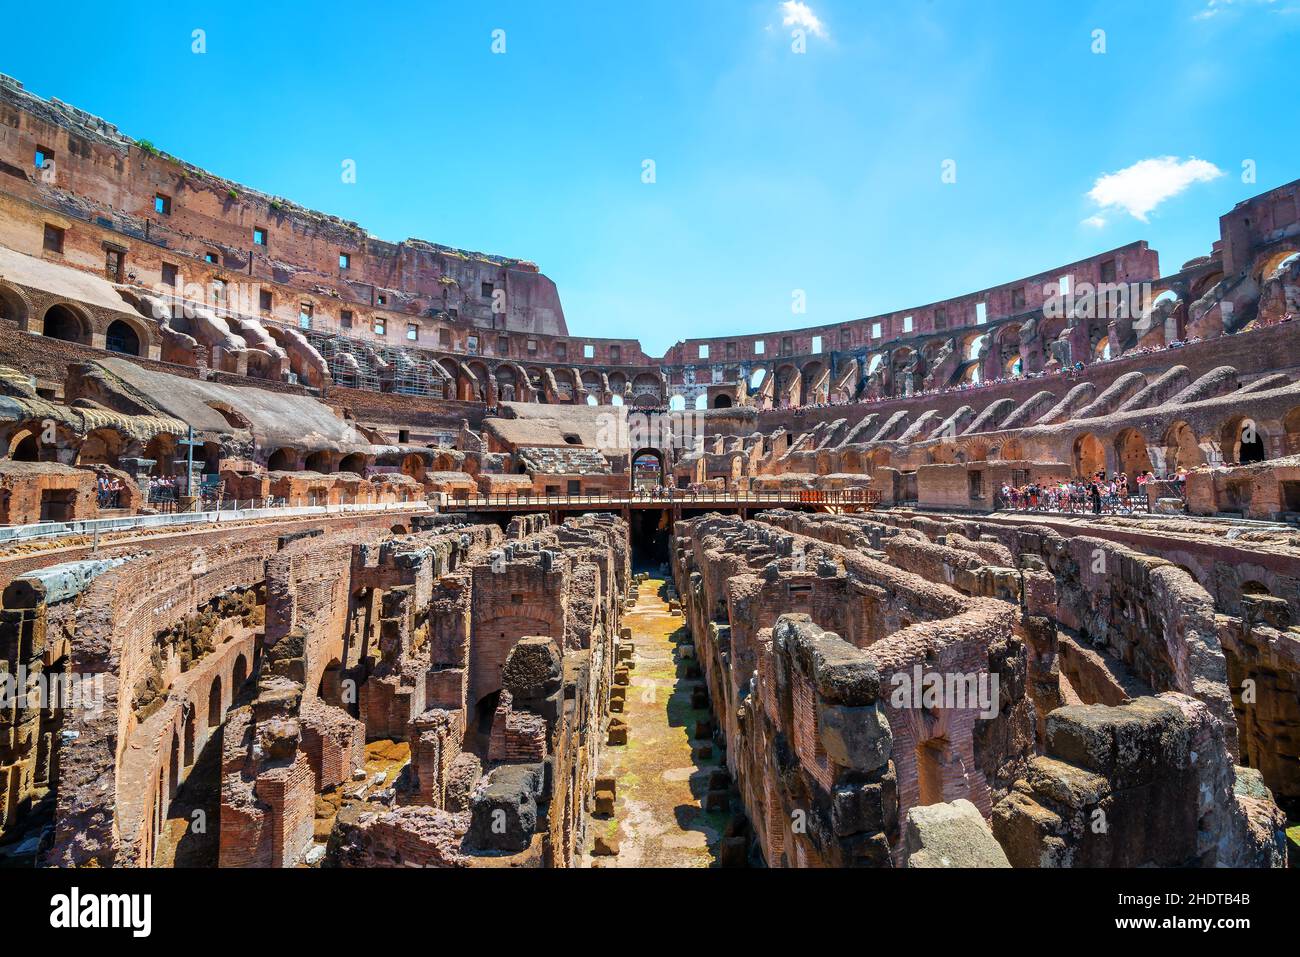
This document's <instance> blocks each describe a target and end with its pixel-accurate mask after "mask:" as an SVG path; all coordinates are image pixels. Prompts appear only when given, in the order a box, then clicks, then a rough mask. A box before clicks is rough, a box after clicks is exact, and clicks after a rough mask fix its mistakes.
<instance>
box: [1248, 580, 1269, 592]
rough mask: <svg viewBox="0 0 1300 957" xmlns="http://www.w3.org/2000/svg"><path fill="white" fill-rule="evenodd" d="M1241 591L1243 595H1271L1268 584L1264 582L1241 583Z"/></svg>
mask: <svg viewBox="0 0 1300 957" xmlns="http://www.w3.org/2000/svg"><path fill="white" fill-rule="evenodd" d="M1241 593H1242V594H1243V595H1271V594H1272V592H1270V591H1269V590H1268V586H1267V585H1265V584H1264V583H1263V582H1257V581H1247V582H1242V583H1241Z"/></svg>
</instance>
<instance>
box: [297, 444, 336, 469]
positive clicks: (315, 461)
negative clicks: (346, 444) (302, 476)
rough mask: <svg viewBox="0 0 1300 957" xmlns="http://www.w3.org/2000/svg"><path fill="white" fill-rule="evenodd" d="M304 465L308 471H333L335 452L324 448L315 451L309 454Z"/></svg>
mask: <svg viewBox="0 0 1300 957" xmlns="http://www.w3.org/2000/svg"><path fill="white" fill-rule="evenodd" d="M302 467H303V468H304V469H306V470H307V471H308V472H323V473H328V472H333V471H334V453H333V452H329V451H326V450H324V449H322V450H320V451H319V452H313V453H311V455H309V456H307V459H306V461H304V462H303V464H302Z"/></svg>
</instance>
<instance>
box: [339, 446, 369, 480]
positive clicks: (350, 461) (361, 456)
mask: <svg viewBox="0 0 1300 957" xmlns="http://www.w3.org/2000/svg"><path fill="white" fill-rule="evenodd" d="M368 465H369V456H367V455H366V454H365V453H364V452H353V453H352V454H351V455H345V456H343V458H342V460H340V462H339V471H340V472H352V473H353V474H355V475H365V474H366V467H367V466H368Z"/></svg>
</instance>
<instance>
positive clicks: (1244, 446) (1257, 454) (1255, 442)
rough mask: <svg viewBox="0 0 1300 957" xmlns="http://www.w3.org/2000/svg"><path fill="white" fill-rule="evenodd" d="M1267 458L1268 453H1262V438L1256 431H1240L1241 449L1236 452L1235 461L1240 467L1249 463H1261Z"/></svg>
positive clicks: (1248, 429)
mask: <svg viewBox="0 0 1300 957" xmlns="http://www.w3.org/2000/svg"><path fill="white" fill-rule="evenodd" d="M1266 458H1268V453H1267V452H1265V451H1264V437H1263V436H1262V435H1261V434H1260V432H1259V430H1258V429H1251V428H1250V427H1248V426H1247V427H1245V428H1243V429H1242V430H1241V448H1240V450H1239V451H1238V455H1237V461H1238V462H1240V463H1241V464H1242V465H1249V464H1250V463H1251V462H1263V461H1264V460H1265V459H1266Z"/></svg>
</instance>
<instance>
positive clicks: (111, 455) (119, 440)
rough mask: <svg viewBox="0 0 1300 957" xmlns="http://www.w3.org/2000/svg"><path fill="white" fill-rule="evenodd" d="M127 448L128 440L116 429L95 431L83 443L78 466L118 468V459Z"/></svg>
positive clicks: (78, 454)
mask: <svg viewBox="0 0 1300 957" xmlns="http://www.w3.org/2000/svg"><path fill="white" fill-rule="evenodd" d="M125 448H126V439H124V438H123V437H122V436H121V435H120V434H119V433H118V432H117V431H116V430H115V429H95V430H94V431H93V432H91V433H90V434H88V435H87V436H86V438H85V440H84V441H83V442H82V443H81V450H80V451H79V452H78V453H77V464H78V465H110V466H112V467H113V468H117V463H118V458H119V457H120V456H121V454H122V452H123V450H124V449H125Z"/></svg>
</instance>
